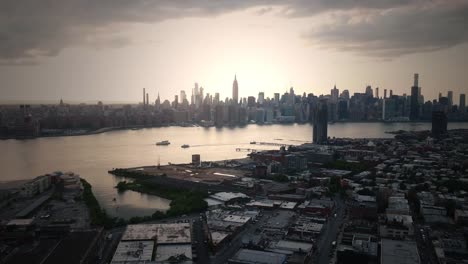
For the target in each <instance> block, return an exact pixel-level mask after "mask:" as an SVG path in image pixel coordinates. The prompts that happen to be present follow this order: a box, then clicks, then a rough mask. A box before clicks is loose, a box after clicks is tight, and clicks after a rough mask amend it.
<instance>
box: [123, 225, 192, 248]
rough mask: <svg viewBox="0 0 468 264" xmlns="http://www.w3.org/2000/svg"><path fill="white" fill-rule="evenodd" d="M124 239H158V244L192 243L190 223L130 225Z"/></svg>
mask: <svg viewBox="0 0 468 264" xmlns="http://www.w3.org/2000/svg"><path fill="white" fill-rule="evenodd" d="M122 240H123V241H125V240H156V241H157V243H158V244H174V243H179V244H183V243H190V242H191V241H192V238H191V231H190V223H178V224H138V225H128V226H127V229H126V230H125V233H124V235H123V237H122Z"/></svg>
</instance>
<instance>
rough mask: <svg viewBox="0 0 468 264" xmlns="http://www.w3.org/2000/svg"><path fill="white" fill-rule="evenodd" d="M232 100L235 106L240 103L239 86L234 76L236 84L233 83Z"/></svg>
mask: <svg viewBox="0 0 468 264" xmlns="http://www.w3.org/2000/svg"><path fill="white" fill-rule="evenodd" d="M232 100H233V101H234V103H235V104H238V103H239V85H238V84H237V76H236V75H234V82H233V83H232Z"/></svg>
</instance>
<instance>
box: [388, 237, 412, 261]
mask: <svg viewBox="0 0 468 264" xmlns="http://www.w3.org/2000/svg"><path fill="white" fill-rule="evenodd" d="M381 243H382V248H381V262H380V263H381V264H419V263H420V260H419V253H418V247H417V246H416V242H414V241H399V240H390V239H382V241H381Z"/></svg>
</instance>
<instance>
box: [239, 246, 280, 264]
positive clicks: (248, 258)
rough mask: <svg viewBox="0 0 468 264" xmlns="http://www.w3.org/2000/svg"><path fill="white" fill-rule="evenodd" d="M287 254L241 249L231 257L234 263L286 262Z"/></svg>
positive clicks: (278, 263)
mask: <svg viewBox="0 0 468 264" xmlns="http://www.w3.org/2000/svg"><path fill="white" fill-rule="evenodd" d="M286 259H287V256H286V255H284V254H280V253H273V252H266V251H258V250H250V249H241V250H239V251H237V253H236V254H235V255H234V257H232V259H230V262H233V263H247V264H250V263H252V264H283V263H286Z"/></svg>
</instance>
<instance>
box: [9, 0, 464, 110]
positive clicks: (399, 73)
mask: <svg viewBox="0 0 468 264" xmlns="http://www.w3.org/2000/svg"><path fill="white" fill-rule="evenodd" d="M1 7H2V8H1V9H2V10H3V12H1V13H0V18H2V19H3V20H4V21H5V23H2V26H0V29H1V30H0V32H2V33H1V34H0V35H1V38H2V39H3V41H1V42H0V48H1V50H2V51H1V52H0V63H1V65H0V79H2V81H3V82H2V85H1V87H0V93H1V94H2V99H1V100H2V102H12V101H14V102H22V101H47V102H56V101H58V100H59V99H60V98H63V99H64V100H66V101H74V102H96V101H98V100H100V101H103V102H139V101H141V99H140V98H141V96H140V94H141V89H142V88H143V87H144V88H146V89H147V92H148V93H149V94H150V98H151V99H152V100H150V101H154V98H155V97H156V95H157V93H158V92H159V94H160V96H161V98H167V99H169V98H173V95H174V94H178V93H179V91H180V90H185V91H186V92H187V93H189V90H190V89H191V88H192V85H193V83H194V82H198V83H200V85H201V86H203V88H204V89H205V92H206V93H210V94H214V93H216V92H219V93H220V97H221V98H226V97H231V96H232V91H231V88H232V79H233V75H234V74H237V76H238V79H239V97H240V98H241V97H247V96H249V95H257V94H258V93H259V92H264V93H265V97H268V96H270V97H271V96H272V95H273V93H275V92H279V93H283V92H284V91H287V90H288V89H289V88H290V87H294V89H295V91H296V93H297V94H302V93H304V92H305V93H306V94H308V93H314V94H328V93H329V91H330V89H331V88H333V86H334V85H335V84H336V86H337V88H339V89H340V90H345V89H347V90H349V91H350V93H355V92H362V91H363V90H364V89H365V87H366V86H367V85H371V86H372V87H379V88H380V90H381V91H383V89H387V90H393V92H394V94H404V93H406V94H410V87H411V82H412V76H411V74H412V73H414V72H418V73H419V74H420V75H421V76H423V79H422V81H421V83H420V86H421V87H422V91H423V92H422V93H423V94H424V95H425V100H432V99H436V98H438V93H439V92H442V94H444V95H445V94H447V91H453V97H454V98H458V96H459V94H460V93H466V92H464V91H466V89H467V88H466V83H467V82H468V76H466V74H464V70H465V69H466V68H467V67H468V59H467V55H466V54H468V52H467V51H468V45H467V44H466V41H467V30H466V27H465V26H464V22H463V21H464V17H466V16H465V14H466V11H467V10H468V3H467V1H430V2H429V1H428V2H425V1H399V2H398V3H392V2H390V1H388V2H387V1H382V2H378V3H374V2H367V1H357V2H353V3H350V2H339V3H334V2H333V3H330V2H328V1H327V2H322V1H311V2H284V3H279V2H275V1H260V2H255V1H254V2H252V1H249V2H244V1H237V2H235V3H232V2H227V1H217V2H212V1H204V2H198V3H197V4H193V3H192V4H187V3H182V2H177V1H171V2H161V1H153V2H144V1H132V2H131V3H127V4H123V3H120V2H115V1H111V2H101V3H86V2H78V1H62V2H58V3H54V4H51V5H43V6H42V5H41V4H33V3H29V4H26V3H21V2H15V3H13V4H10V3H2V4H1ZM31 7H34V8H31ZM31 12H34V16H32V13H31ZM52 14H53V15H52ZM24 16H30V17H32V19H22V18H23V17H24ZM448 18H450V19H448Z"/></svg>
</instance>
